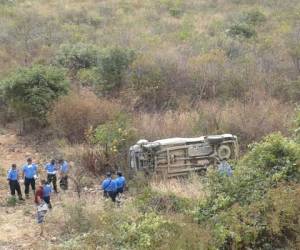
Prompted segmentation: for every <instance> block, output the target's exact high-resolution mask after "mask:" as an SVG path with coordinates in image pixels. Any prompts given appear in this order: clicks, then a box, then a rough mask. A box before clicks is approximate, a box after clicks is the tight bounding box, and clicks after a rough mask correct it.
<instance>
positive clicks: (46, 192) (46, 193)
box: [41, 180, 52, 209]
mask: <svg viewBox="0 0 300 250" xmlns="http://www.w3.org/2000/svg"><path fill="white" fill-rule="evenodd" d="M41 184H42V185H43V200H44V201H45V202H46V203H47V204H48V208H49V209H51V208H52V204H51V200H50V197H51V193H52V188H51V185H50V184H49V183H48V182H46V181H45V180H42V181H41Z"/></svg>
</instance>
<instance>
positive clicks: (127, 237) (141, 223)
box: [121, 213, 172, 249]
mask: <svg viewBox="0 0 300 250" xmlns="http://www.w3.org/2000/svg"><path fill="white" fill-rule="evenodd" d="M170 226H171V223H170V222H168V221H167V220H165V219H163V218H162V217H160V216H158V215H156V214H155V213H146V214H145V215H143V216H141V217H140V218H138V219H137V220H136V221H134V222H129V223H126V222H125V223H124V224H122V225H121V231H123V232H127V233H126V234H123V237H122V238H121V241H122V243H123V244H124V245H125V246H128V247H129V248H131V249H155V248H156V247H159V246H160V245H161V244H162V242H163V241H164V240H166V238H168V237H170V234H171V233H172V232H171V231H170V230H169V228H170Z"/></svg>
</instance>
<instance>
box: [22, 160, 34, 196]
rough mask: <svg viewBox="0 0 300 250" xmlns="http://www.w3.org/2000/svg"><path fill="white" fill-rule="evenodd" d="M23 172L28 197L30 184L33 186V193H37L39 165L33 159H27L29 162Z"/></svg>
mask: <svg viewBox="0 0 300 250" xmlns="http://www.w3.org/2000/svg"><path fill="white" fill-rule="evenodd" d="M22 170H23V172H22V177H23V179H24V177H25V179H24V185H25V196H26V198H27V199H28V198H29V186H31V189H32V191H33V193H35V179H36V178H37V166H36V164H34V163H32V159H31V158H28V159H27V164H25V165H24V166H23V169H22Z"/></svg>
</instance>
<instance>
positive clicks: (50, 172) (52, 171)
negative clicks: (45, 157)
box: [45, 160, 58, 193]
mask: <svg viewBox="0 0 300 250" xmlns="http://www.w3.org/2000/svg"><path fill="white" fill-rule="evenodd" d="M57 169H58V168H57V166H56V162H55V160H51V162H50V163H48V164H46V165H45V170H46V171H47V182H48V183H49V184H51V182H52V184H53V189H54V191H55V193H58V191H57V185H56V180H57V178H56V171H57Z"/></svg>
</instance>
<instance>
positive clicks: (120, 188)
mask: <svg viewBox="0 0 300 250" xmlns="http://www.w3.org/2000/svg"><path fill="white" fill-rule="evenodd" d="M115 181H116V185H117V195H121V194H123V192H124V188H125V185H126V179H125V177H124V176H123V174H122V172H121V171H118V172H117V178H116V179H115Z"/></svg>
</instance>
